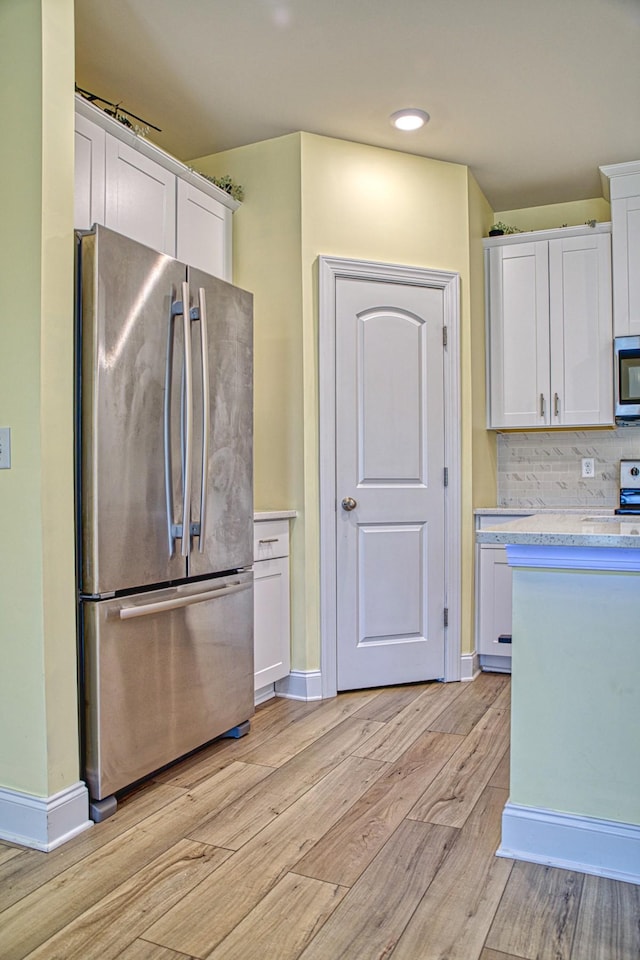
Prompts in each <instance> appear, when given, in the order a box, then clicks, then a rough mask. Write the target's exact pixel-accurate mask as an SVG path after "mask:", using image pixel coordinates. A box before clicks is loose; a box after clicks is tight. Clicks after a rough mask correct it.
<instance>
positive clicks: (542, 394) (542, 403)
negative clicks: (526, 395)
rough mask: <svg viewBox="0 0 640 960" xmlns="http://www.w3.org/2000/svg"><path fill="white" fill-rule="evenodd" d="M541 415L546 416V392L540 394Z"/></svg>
mask: <svg viewBox="0 0 640 960" xmlns="http://www.w3.org/2000/svg"><path fill="white" fill-rule="evenodd" d="M540 416H541V417H544V393H541V394H540Z"/></svg>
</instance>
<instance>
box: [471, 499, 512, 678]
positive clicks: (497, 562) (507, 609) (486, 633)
mask: <svg viewBox="0 0 640 960" xmlns="http://www.w3.org/2000/svg"><path fill="white" fill-rule="evenodd" d="M522 516H524V514H521V513H518V514H505V513H500V514H481V515H478V516H476V530H478V529H482V527H484V526H491V525H494V524H497V523H506V522H507V520H515V519H517V518H518V517H522ZM476 653H477V654H478V659H479V662H480V667H481V669H482V670H493V671H497V672H499V673H509V672H510V671H511V567H510V566H509V564H508V562H507V551H506V548H505V547H503V546H501V545H500V544H497V543H482V544H480V543H477V544H476Z"/></svg>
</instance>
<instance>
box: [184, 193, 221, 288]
mask: <svg viewBox="0 0 640 960" xmlns="http://www.w3.org/2000/svg"><path fill="white" fill-rule="evenodd" d="M177 203H178V206H177V212H176V217H177V221H176V223H177V227H176V257H177V258H178V260H182V262H183V263H188V264H190V265H191V266H192V267H198V268H199V269H200V270H204V271H205V272H206V273H211V274H213V276H214V277H221V278H222V280H228V281H229V282H231V279H232V277H231V210H229V208H228V207H225V206H224V204H222V203H220V201H219V200H216V199H215V198H214V197H210V196H209V195H208V194H207V193H203V192H202V190H198V189H197V188H196V187H194V186H193V184H191V183H187V182H186V181H185V180H178V199H177Z"/></svg>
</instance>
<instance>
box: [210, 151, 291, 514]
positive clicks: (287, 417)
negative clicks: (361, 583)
mask: <svg viewBox="0 0 640 960" xmlns="http://www.w3.org/2000/svg"><path fill="white" fill-rule="evenodd" d="M192 166H194V168H196V169H198V170H199V171H201V172H202V173H205V174H214V175H218V176H219V175H221V174H225V173H229V174H230V175H231V176H232V177H233V179H234V180H235V182H236V183H240V184H242V186H243V187H244V190H245V201H244V203H243V205H242V206H241V207H240V209H238V210H237V211H236V212H235V213H234V215H233V244H234V257H233V261H234V271H233V274H234V276H233V279H234V283H236V284H237V285H238V286H241V287H244V288H245V289H247V290H250V291H251V292H252V293H253V295H254V344H255V359H254V366H255V371H254V372H255V378H254V379H255V385H254V390H255V397H254V416H255V446H254V485H255V490H254V500H255V507H256V510H269V509H274V508H275V509H277V508H279V507H280V508H282V507H287V508H295V509H301V507H302V497H301V494H302V470H301V463H300V462H299V461H300V458H297V457H296V456H295V455H294V451H296V450H299V449H302V443H303V441H302V437H303V430H302V328H301V324H300V301H301V290H302V278H301V272H300V243H301V222H300V135H299V134H292V135H290V136H286V137H280V138H278V139H275V140H268V141H265V142H263V143H256V144H252V145H251V146H248V147H242V148H239V149H236V150H229V151H227V152H225V153H220V154H216V155H215V156H212V157H202V158H200V159H199V160H194V161H192Z"/></svg>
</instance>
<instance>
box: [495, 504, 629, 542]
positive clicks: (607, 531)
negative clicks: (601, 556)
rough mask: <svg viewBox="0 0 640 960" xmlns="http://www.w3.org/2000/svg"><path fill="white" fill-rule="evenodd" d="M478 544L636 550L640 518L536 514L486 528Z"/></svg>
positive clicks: (606, 515) (583, 514)
mask: <svg viewBox="0 0 640 960" xmlns="http://www.w3.org/2000/svg"><path fill="white" fill-rule="evenodd" d="M476 541H477V542H478V543H502V544H523V545H526V544H529V545H531V546H536V545H540V546H569V547H632V548H635V549H640V516H638V517H629V516H615V515H614V514H612V513H609V514H607V513H606V512H604V511H603V513H601V514H595V515H594V514H592V515H589V514H588V513H586V512H583V513H578V514H576V513H564V512H563V513H536V514H533V515H532V516H528V517H521V518H518V519H517V520H509V521H507V522H506V523H500V524H496V525H495V526H492V525H489V526H486V527H485V528H484V529H483V530H478V531H477V532H476Z"/></svg>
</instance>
